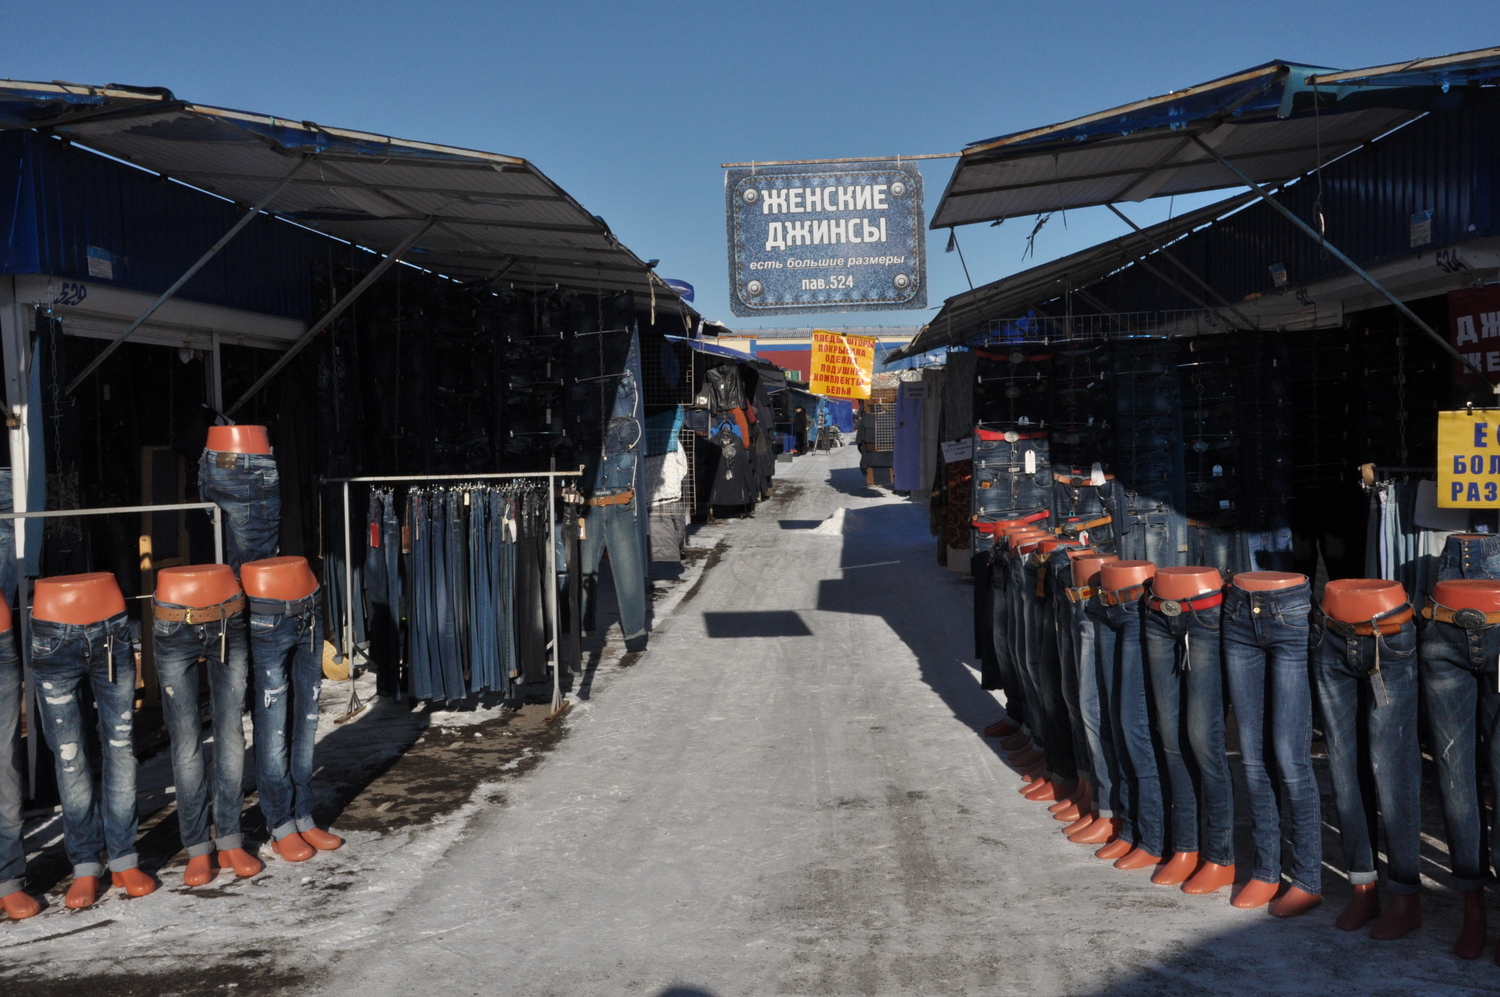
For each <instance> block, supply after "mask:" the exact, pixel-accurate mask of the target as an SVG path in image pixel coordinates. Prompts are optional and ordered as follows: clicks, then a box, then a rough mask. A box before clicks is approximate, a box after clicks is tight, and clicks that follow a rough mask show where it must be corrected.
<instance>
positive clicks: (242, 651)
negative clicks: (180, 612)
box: [151, 601, 250, 858]
mask: <svg viewBox="0 0 1500 997" xmlns="http://www.w3.org/2000/svg"><path fill="white" fill-rule="evenodd" d="M152 605H153V606H154V607H155V608H157V609H184V608H186V607H183V606H178V605H174V604H172V603H166V602H154V601H153V603H152ZM151 646H152V650H153V653H154V654H155V656H156V674H157V677H158V678H159V679H160V681H161V694H162V695H161V708H162V719H163V720H165V721H166V726H167V731H168V733H169V734H171V736H172V778H173V780H174V781H175V782H176V784H177V825H178V830H179V833H180V834H181V835H182V844H183V847H185V848H186V849H187V853H188V857H189V858H191V857H193V856H196V855H207V854H208V853H209V852H211V851H213V850H214V848H215V847H217V848H218V849H219V850H220V851H224V850H227V849H230V848H239V847H240V844H241V842H242V841H243V836H242V835H241V834H240V810H241V808H242V806H243V805H244V801H245V792H244V778H245V727H244V721H243V719H242V718H243V715H244V710H245V681H246V673H247V671H248V669H249V665H250V648H249V645H248V643H247V642H246V639H245V614H244V612H243V611H241V612H237V613H234V614H232V615H231V616H229V618H228V619H221V620H214V621H212V622H208V623H187V622H182V621H169V620H160V619H158V620H155V621H154V622H153V623H152V624H151ZM200 659H202V661H203V666H204V667H205V668H206V669H207V670H208V692H209V701H210V703H211V704H212V710H213V737H214V758H213V775H212V777H211V778H207V779H205V777H204V762H203V743H202V742H203V719H202V715H201V713H200V712H199V708H198V662H199V660H200ZM210 785H211V786H212V787H213V788H212V792H210V789H209V787H210ZM210 805H211V806H212V824H213V828H214V836H213V838H212V839H210V837H209V833H208V829H209V824H210V809H209V808H210Z"/></svg>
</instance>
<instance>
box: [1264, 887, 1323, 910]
mask: <svg viewBox="0 0 1500 997" xmlns="http://www.w3.org/2000/svg"><path fill="white" fill-rule="evenodd" d="M1322 902H1323V894H1321V893H1308V892H1307V891H1306V890H1304V889H1302V887H1300V886H1291V887H1288V888H1287V891H1286V892H1285V893H1283V894H1282V895H1281V896H1279V897H1277V898H1276V899H1275V900H1272V901H1271V907H1270V914H1271V915H1272V916H1273V917H1297V916H1299V915H1302V914H1306V913H1307V912H1308V911H1310V910H1312V909H1313V908H1314V907H1316V906H1318V904H1320V903H1322Z"/></svg>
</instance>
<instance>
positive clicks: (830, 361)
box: [809, 329, 875, 398]
mask: <svg viewBox="0 0 1500 997" xmlns="http://www.w3.org/2000/svg"><path fill="white" fill-rule="evenodd" d="M874 379H875V340H874V339H872V338H870V337H869V336H846V335H844V334H843V333H841V332H829V331H828V330H826V329H814V330H813V334H812V383H811V384H810V385H809V389H810V390H811V391H812V393H813V394H815V395H827V396H828V397H829V398H869V397H870V383H871V382H872V381H873V380H874Z"/></svg>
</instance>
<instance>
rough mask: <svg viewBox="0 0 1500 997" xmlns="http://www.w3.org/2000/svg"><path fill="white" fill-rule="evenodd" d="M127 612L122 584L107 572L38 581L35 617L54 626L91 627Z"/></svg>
mask: <svg viewBox="0 0 1500 997" xmlns="http://www.w3.org/2000/svg"><path fill="white" fill-rule="evenodd" d="M123 612H125V596H124V595H123V594H121V592H120V583H119V582H117V581H115V576H114V575H112V574H110V573H109V572H107V571H94V572H90V573H88V574H83V575H58V576H56V577H55V578H38V579H37V582H36V589H35V591H34V592H33V593H32V597H31V615H32V616H33V617H34V618H36V619H38V620H46V621H48V622H50V623H68V624H73V625H75V626H87V625H88V624H90V623H98V622H99V621H101V620H107V619H109V618H110V617H112V616H118V615H119V614H120V613H123Z"/></svg>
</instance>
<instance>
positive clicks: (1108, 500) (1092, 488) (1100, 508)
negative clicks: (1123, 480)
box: [1052, 474, 1124, 554]
mask: <svg viewBox="0 0 1500 997" xmlns="http://www.w3.org/2000/svg"><path fill="white" fill-rule="evenodd" d="M1077 480H1084V481H1087V480H1088V475H1087V474H1084V475H1083V477H1082V479H1077V478H1075V479H1070V480H1068V481H1056V482H1054V484H1053V489H1052V509H1053V514H1054V515H1055V516H1057V522H1056V523H1054V524H1053V525H1054V526H1055V527H1056V528H1057V529H1060V530H1063V531H1064V532H1065V533H1067V534H1068V535H1076V533H1077V531H1078V530H1080V529H1082V527H1083V524H1086V523H1091V522H1095V521H1097V520H1100V519H1104V518H1106V517H1108V518H1109V519H1110V520H1111V521H1110V522H1108V523H1104V524H1101V525H1099V526H1095V527H1092V528H1089V529H1087V530H1086V531H1085V532H1086V533H1087V535H1088V539H1087V541H1086V542H1087V543H1088V545H1089V546H1090V547H1092V548H1094V549H1095V550H1097V551H1099V552H1100V553H1101V554H1113V553H1115V548H1116V537H1118V536H1119V526H1120V512H1121V507H1120V500H1121V498H1122V497H1123V494H1124V490H1123V489H1122V488H1121V487H1120V483H1119V482H1118V481H1116V480H1114V479H1113V478H1109V479H1106V480H1105V482H1104V484H1102V485H1090V484H1075V483H1074V482H1075V481H1077ZM1080 539H1082V538H1080Z"/></svg>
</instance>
